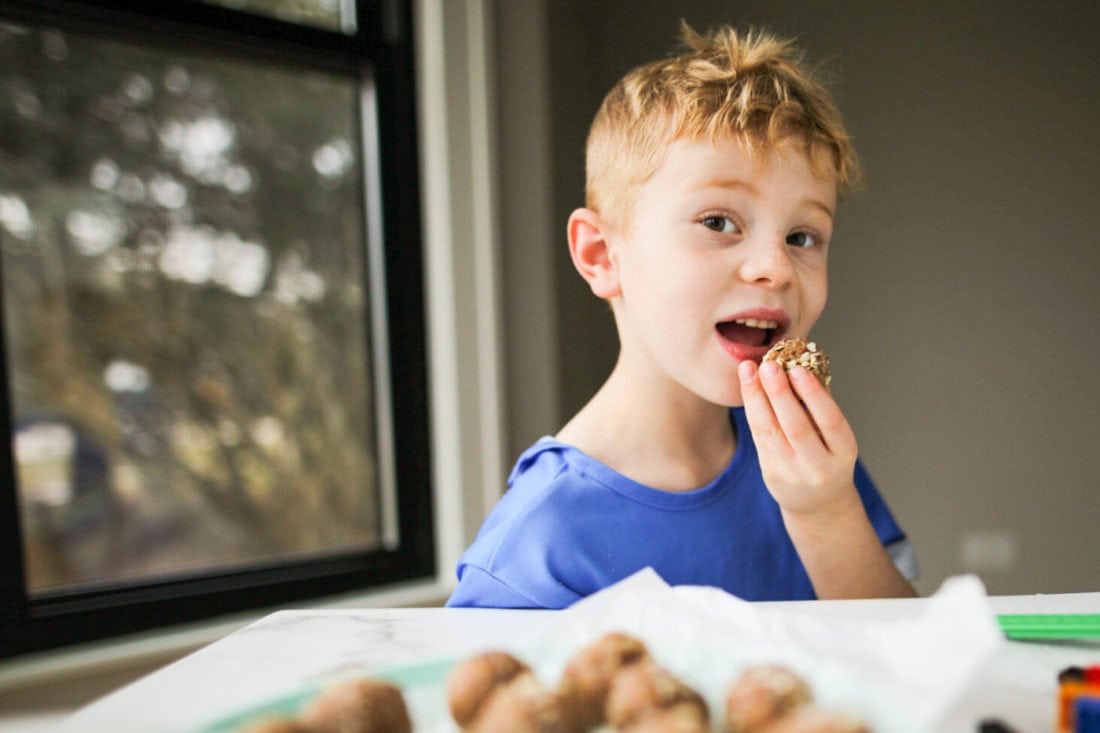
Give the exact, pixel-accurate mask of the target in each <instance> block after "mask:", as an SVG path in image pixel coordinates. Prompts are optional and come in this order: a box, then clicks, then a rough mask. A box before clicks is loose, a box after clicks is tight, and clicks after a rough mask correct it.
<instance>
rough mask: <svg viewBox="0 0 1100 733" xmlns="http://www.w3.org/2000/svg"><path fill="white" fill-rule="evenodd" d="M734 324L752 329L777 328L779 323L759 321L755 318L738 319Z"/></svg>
mask: <svg viewBox="0 0 1100 733" xmlns="http://www.w3.org/2000/svg"><path fill="white" fill-rule="evenodd" d="M734 323H740V324H741V325H742V326H751V327H752V328H779V321H759V320H757V319H755V318H738V319H737V320H735V321H734Z"/></svg>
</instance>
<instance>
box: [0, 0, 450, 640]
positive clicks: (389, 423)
mask: <svg viewBox="0 0 1100 733" xmlns="http://www.w3.org/2000/svg"><path fill="white" fill-rule="evenodd" d="M410 26H411V18H410V16H409V11H408V7H407V6H406V4H403V3H397V2H364V1H363V0H360V2H358V3H351V2H348V1H347V0H344V1H342V2H337V1H334V0H294V1H293V2H290V1H284V2H271V1H268V2H260V1H259V0H254V1H252V2H245V1H240V0H218V2H206V1H204V0H193V2H175V3H140V2H124V1H122V0H113V1H111V2H78V1H76V0H69V1H66V2H48V3H42V2H26V3H22V2H16V3H7V4H5V5H4V6H3V8H2V9H0V271H2V280H0V283H2V291H0V292H2V300H3V319H2V323H0V334H2V341H3V354H2V356H3V360H2V368H0V403H2V404H4V406H5V407H6V410H5V413H4V415H3V416H2V417H3V419H2V420H0V424H2V426H3V427H2V429H3V430H4V433H5V438H6V440H4V441H3V446H2V448H0V478H2V480H3V481H4V483H5V491H4V492H3V494H2V496H0V556H2V557H0V593H2V597H0V656H10V655H14V654H20V653H24V652H28V651H34V650H39V649H44V648H47V647H51V646H57V645H62V644H67V643H74V642H78V641H84V640H89V639H93V638H99V637H103V636H110V635H114V634H119V633H124V632H129V631H136V630H140V629H143V628H149V627H153V626H161V625H165V624H170V623H173V622H179V621H186V620H194V619H198V618H203V617H208V616H211V615H214V614H218V613H225V612H227V611H232V610H241V609H244V608H253V607H258V606H261V605H269V604H274V603H282V602H287V601H290V600H294V599H299V598H308V597H316V596H318V595H322V594H326V593H335V592H342V591H348V590H353V589H356V588H366V587H376V586H383V585H387V584H392V583H395V582H397V581H402V580H409V579H413V578H418V577H428V576H431V575H432V574H433V573H434V566H433V559H432V558H433V555H434V551H433V539H432V537H433V534H432V514H431V510H430V497H431V492H430V486H429V477H430V465H429V461H428V453H429V445H428V444H429V440H428V418H427V402H426V396H425V393H426V388H425V384H426V370H425V333H424V330H425V322H424V317H423V293H422V284H421V283H422V262H421V254H420V249H421V248H420V233H419V211H418V204H417V201H418V193H417V191H418V189H417V180H416V171H417V161H416V137H415V125H414V121H415V117H414V104H413V98H414V95H413V80H412V71H411V60H412V49H411V48H410V40H409V39H410V38H411V33H410V31H411V28H410ZM383 212H384V215H383Z"/></svg>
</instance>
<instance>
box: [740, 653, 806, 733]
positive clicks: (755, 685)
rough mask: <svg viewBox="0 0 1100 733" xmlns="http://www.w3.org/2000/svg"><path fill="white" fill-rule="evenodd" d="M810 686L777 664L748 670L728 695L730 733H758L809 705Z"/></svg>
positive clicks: (754, 666)
mask: <svg viewBox="0 0 1100 733" xmlns="http://www.w3.org/2000/svg"><path fill="white" fill-rule="evenodd" d="M811 698H812V694H811V692H810V686H809V685H808V684H806V681H805V680H803V679H802V678H801V677H799V676H798V675H797V674H796V673H795V672H793V671H792V670H790V669H788V668H787V667H784V666H781V665H775V664H760V665H753V666H751V667H748V668H746V669H745V670H744V671H743V672H742V673H741V675H740V676H739V677H738V678H737V679H736V680H734V682H733V684H732V685H731V686H730V689H729V692H728V693H727V694H726V730H727V731H728V733H756V732H757V731H763V730H764V729H765V728H767V730H768V733H772V731H771V728H770V727H768V726H769V725H770V724H771V723H774V722H775V721H777V720H778V719H779V718H780V717H782V716H784V715H786V714H787V713H788V712H790V711H792V710H794V709H795V708H798V707H800V706H803V705H806V704H808V703H809V702H810V700H811Z"/></svg>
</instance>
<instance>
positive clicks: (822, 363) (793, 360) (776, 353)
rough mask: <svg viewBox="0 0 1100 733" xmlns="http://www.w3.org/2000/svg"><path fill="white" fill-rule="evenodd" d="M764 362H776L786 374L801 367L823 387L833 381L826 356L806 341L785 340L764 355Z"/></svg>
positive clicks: (810, 342) (817, 347) (811, 342)
mask: <svg viewBox="0 0 1100 733" xmlns="http://www.w3.org/2000/svg"><path fill="white" fill-rule="evenodd" d="M764 361H774V362H778V363H779V365H780V366H782V367H783V369H784V371H788V372H789V371H790V370H791V369H794V368H795V367H796V366H800V367H803V368H805V369H807V370H808V371H809V372H810V373H812V374H813V375H814V376H815V377H817V381H819V382H821V384H822V386H824V387H828V386H829V383H830V382H831V381H832V380H833V375H832V374H831V373H830V371H829V357H828V355H827V354H826V353H825V352H824V351H822V350H821V347H819V346H818V345H817V344H816V343H814V342H813V341H807V340H806V339H801V338H786V339H783V340H782V341H779V342H777V343H776V344H775V346H773V347H771V348H770V349H769V350H768V353H766V354H764Z"/></svg>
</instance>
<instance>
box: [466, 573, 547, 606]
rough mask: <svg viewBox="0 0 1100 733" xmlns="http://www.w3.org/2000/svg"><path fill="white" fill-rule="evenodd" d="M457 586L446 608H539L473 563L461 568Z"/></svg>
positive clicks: (536, 604)
mask: <svg viewBox="0 0 1100 733" xmlns="http://www.w3.org/2000/svg"><path fill="white" fill-rule="evenodd" d="M460 573H461V577H460V579H459V581H458V587H457V588H455V590H454V592H453V593H451V597H450V598H449V599H447V607H448V608H462V607H472V608H541V606H540V605H539V604H538V603H535V602H534V601H532V600H531V599H530V598H528V597H527V596H525V595H523V594H522V593H520V592H519V591H518V590H516V589H515V588H513V587H512V586H510V585H508V584H507V583H505V582H504V581H502V580H499V579H497V578H495V577H493V576H492V575H490V574H489V573H487V572H485V571H484V570H482V569H481V568H479V567H477V566H475V565H465V566H462V568H461V571H460Z"/></svg>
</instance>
